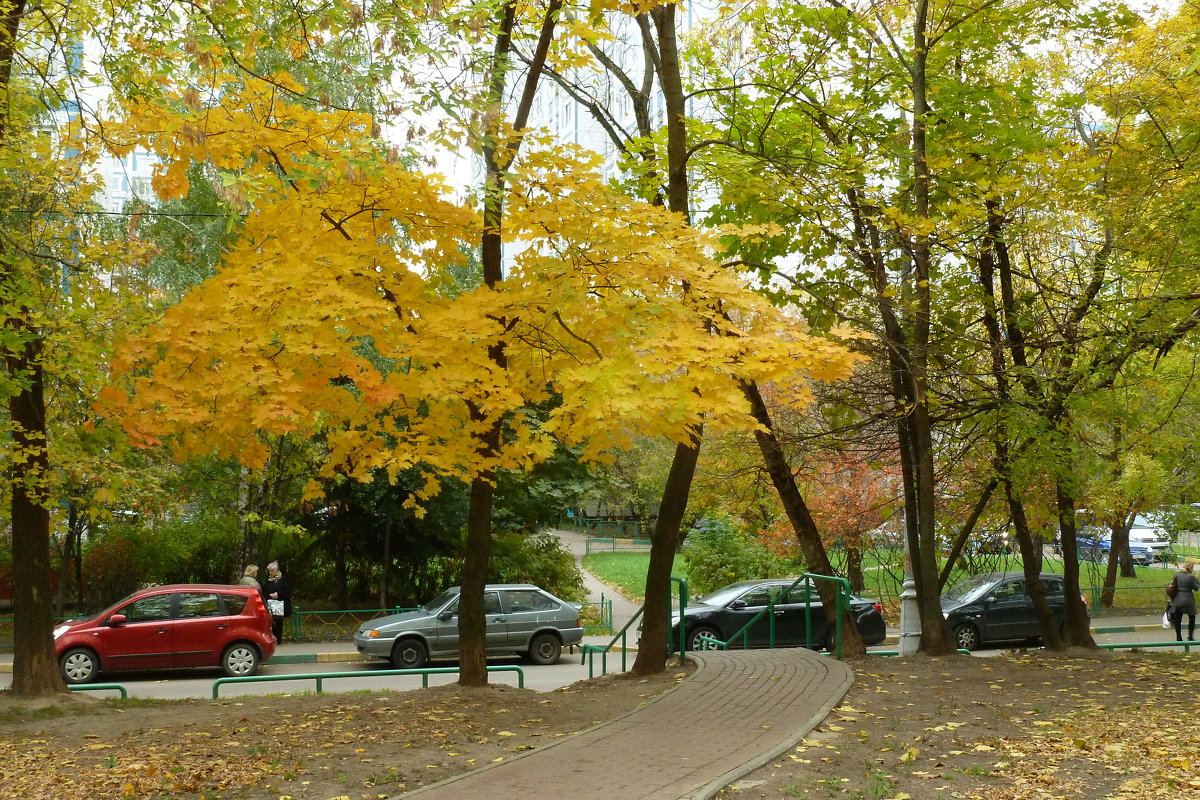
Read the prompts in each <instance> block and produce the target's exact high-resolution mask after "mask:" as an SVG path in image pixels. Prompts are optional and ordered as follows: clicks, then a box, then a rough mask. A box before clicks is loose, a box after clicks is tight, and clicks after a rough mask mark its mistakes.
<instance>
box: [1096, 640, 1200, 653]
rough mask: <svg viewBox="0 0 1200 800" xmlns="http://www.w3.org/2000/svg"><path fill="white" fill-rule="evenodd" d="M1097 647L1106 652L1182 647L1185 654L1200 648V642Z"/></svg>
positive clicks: (1099, 645) (1122, 643)
mask: <svg viewBox="0 0 1200 800" xmlns="http://www.w3.org/2000/svg"><path fill="white" fill-rule="evenodd" d="M1096 646H1097V647H1102V648H1104V649H1105V650H1136V649H1138V648H1140V647H1182V648H1183V652H1185V653H1191V652H1192V648H1193V647H1200V642H1192V641H1187V642H1180V641H1174V642H1119V643H1117V642H1114V643H1111V644H1098V645H1096Z"/></svg>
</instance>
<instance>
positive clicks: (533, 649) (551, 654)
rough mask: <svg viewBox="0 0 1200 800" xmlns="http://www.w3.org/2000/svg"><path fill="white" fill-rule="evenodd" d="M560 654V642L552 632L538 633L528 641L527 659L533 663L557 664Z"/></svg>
mask: <svg viewBox="0 0 1200 800" xmlns="http://www.w3.org/2000/svg"><path fill="white" fill-rule="evenodd" d="M561 655H562V642H560V641H558V637H557V636H555V635H554V634H552V633H539V634H538V635H537V636H535V637H533V641H531V642H530V643H529V660H530V661H532V662H533V663H534V664H541V665H546V664H557V663H558V659H559V657H560V656H561Z"/></svg>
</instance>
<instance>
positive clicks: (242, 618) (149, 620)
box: [54, 584, 275, 684]
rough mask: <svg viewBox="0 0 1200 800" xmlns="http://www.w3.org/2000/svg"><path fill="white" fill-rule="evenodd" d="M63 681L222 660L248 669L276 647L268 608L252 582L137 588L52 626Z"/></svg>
mask: <svg viewBox="0 0 1200 800" xmlns="http://www.w3.org/2000/svg"><path fill="white" fill-rule="evenodd" d="M54 651H55V655H56V656H57V658H58V665H59V668H60V669H61V670H62V674H63V678H65V679H66V681H67V683H72V684H74V683H87V682H88V681H91V680H94V679H95V678H96V676H97V675H98V674H99V673H101V672H116V671H119V670H135V669H137V670H140V669H165V668H173V667H221V668H222V669H223V670H224V671H225V674H226V675H230V676H241V675H253V674H254V673H256V672H257V671H258V667H259V665H260V664H261V663H262V662H264V661H266V660H267V659H269V658H270V657H271V656H272V655H273V654H274V653H275V637H274V636H273V635H272V634H271V616H270V615H269V614H268V613H267V608H266V605H265V604H264V603H263V600H262V595H260V594H259V592H258V589H255V588H253V587H250V586H218V585H215V584H176V585H173V586H155V587H152V588H149V589H142V590H140V591H137V592H134V593H133V594H131V595H129V596H128V597H126V598H125V599H124V600H122V601H120V602H119V603H117V604H115V605H113V606H112V607H111V608H109V609H108V610H107V611H103V612H101V613H100V614H98V615H97V616H95V617H92V618H91V619H87V620H69V621H67V622H64V623H63V624H61V625H59V626H58V627H57V628H55V629H54Z"/></svg>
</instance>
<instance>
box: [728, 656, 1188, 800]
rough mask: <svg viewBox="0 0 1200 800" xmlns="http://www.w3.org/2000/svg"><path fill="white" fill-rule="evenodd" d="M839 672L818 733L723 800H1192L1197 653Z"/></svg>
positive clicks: (936, 661) (869, 665) (911, 662)
mask: <svg viewBox="0 0 1200 800" xmlns="http://www.w3.org/2000/svg"><path fill="white" fill-rule="evenodd" d="M851 664H852V666H853V667H854V670H855V677H856V680H855V685H854V686H853V687H852V688H851V690H850V692H849V693H848V694H847V696H846V697H845V699H844V701H843V702H842V704H841V705H840V706H839V707H838V708H837V709H835V711H834V712H833V713H832V714H830V716H829V717H828V718H826V720H825V722H824V723H823V724H822V725H820V726H819V727H818V728H817V729H816V730H815V731H813V732H812V734H810V735H809V737H808V738H806V739H805V740H804V741H803V742H801V743H800V745H799V746H797V747H795V748H793V749H791V750H790V751H788V752H787V753H784V754H783V755H781V756H780V757H779V758H776V759H773V760H772V761H771V763H770V764H768V765H766V766H764V767H762V768H760V769H759V770H757V771H755V772H754V773H751V774H750V775H747V776H746V777H745V778H743V779H742V780H739V781H737V782H736V783H735V784H733V786H731V787H729V788H727V789H725V790H724V791H723V792H722V793H721V794H720V795H719V797H720V798H721V799H722V800H734V799H735V798H736V799H737V800H751V799H752V798H793V797H794V798H808V799H809V800H818V799H822V798H845V799H846V800H937V799H938V798H972V799H975V800H1038V799H1039V798H1047V799H1049V798H1053V799H1054V800H1096V799H1098V798H1113V799H1114V800H1116V799H1121V800H1124V799H1125V798H1128V800H1146V799H1147V798H1156V797H1172V798H1183V797H1200V772H1198V771H1197V770H1198V768H1200V730H1198V729H1200V723H1198V722H1197V721H1196V720H1197V702H1198V700H1200V685H1198V683H1197V678H1198V677H1200V670H1198V669H1197V660H1196V655H1195V654H1193V655H1192V656H1190V657H1188V656H1183V655H1182V654H1164V653H1161V652H1158V653H1150V652H1137V651H1133V652H1121V653H1116V654H1114V653H1111V652H1109V651H1099V652H1096V651H1089V650H1081V649H1074V650H1072V651H1070V652H1069V653H1066V654H1053V653H1046V652H1042V651H1036V650H1035V651H1029V652H1027V653H1021V652H1016V653H1010V654H1006V655H1003V656H998V657H994V658H973V657H969V656H948V657H945V658H928V657H922V656H914V657H909V658H904V659H887V658H873V659H870V660H857V661H853V662H851Z"/></svg>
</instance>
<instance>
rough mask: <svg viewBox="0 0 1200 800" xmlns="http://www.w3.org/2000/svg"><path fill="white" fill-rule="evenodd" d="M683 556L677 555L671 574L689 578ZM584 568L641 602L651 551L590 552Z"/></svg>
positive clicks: (634, 600)
mask: <svg viewBox="0 0 1200 800" xmlns="http://www.w3.org/2000/svg"><path fill="white" fill-rule="evenodd" d="M683 564H684V561H683V556H681V555H676V556H675V564H674V565H673V566H672V567H671V575H672V576H673V577H676V578H687V575H685V574H684V571H683ZM583 568H584V569H586V570H587V571H588V572H590V573H592V574H593V575H595V576H596V577H597V578H599V579H600V580H601V581H603V582H604V583H607V584H608V585H609V586H615V587H617V588H618V589H619V590H620V591H621V594H622V595H624V596H625V597H626V598H628V599H629V600H632V601H633V602H635V603H640V602H642V600H644V599H645V598H644V597H643V592H645V590H646V570H648V569H649V568H650V554H649V553H635V552H615V553H588V554H587V555H586V556H584V557H583Z"/></svg>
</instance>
